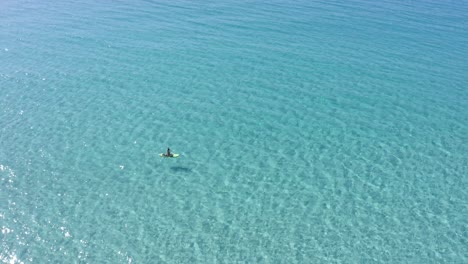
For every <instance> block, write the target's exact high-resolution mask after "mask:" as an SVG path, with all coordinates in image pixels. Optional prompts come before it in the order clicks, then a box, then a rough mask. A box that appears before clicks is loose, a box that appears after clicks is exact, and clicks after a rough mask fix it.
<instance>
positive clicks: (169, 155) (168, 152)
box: [163, 148, 174, 157]
mask: <svg viewBox="0 0 468 264" xmlns="http://www.w3.org/2000/svg"><path fill="white" fill-rule="evenodd" d="M163 155H164V156H166V157H173V156H174V155H173V154H172V153H171V149H170V148H167V152H166V154H163Z"/></svg>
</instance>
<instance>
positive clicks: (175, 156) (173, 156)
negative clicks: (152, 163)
mask: <svg viewBox="0 0 468 264" xmlns="http://www.w3.org/2000/svg"><path fill="white" fill-rule="evenodd" d="M159 156H161V157H163V158H178V157H179V154H172V157H168V156H165V155H164V153H160V154H159Z"/></svg>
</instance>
